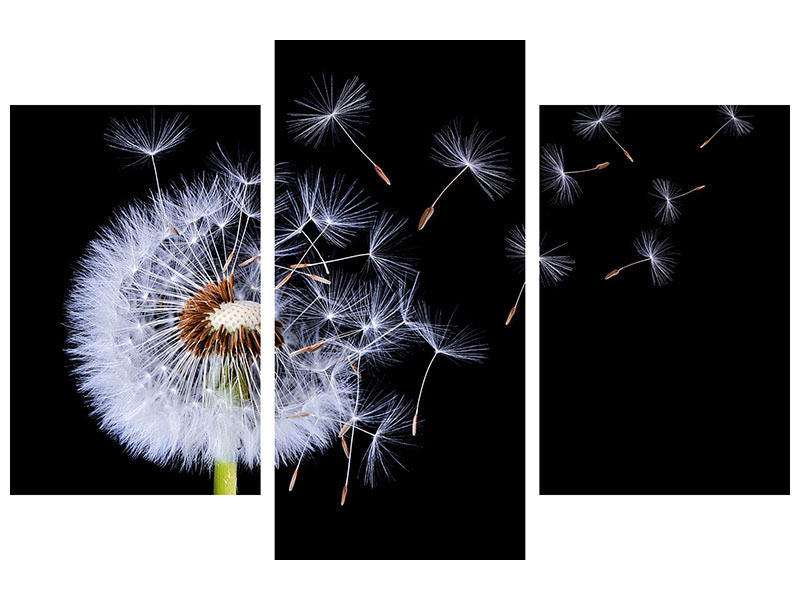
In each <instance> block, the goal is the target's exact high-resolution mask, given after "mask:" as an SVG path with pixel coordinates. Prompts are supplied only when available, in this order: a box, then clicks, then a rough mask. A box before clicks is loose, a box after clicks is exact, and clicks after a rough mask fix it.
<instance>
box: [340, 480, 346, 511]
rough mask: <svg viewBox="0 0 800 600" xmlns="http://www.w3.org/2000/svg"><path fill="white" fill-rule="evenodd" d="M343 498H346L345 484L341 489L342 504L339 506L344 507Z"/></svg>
mask: <svg viewBox="0 0 800 600" xmlns="http://www.w3.org/2000/svg"><path fill="white" fill-rule="evenodd" d="M345 498H347V484H345V485H344V487H343V488H342V504H341V506H344V499H345Z"/></svg>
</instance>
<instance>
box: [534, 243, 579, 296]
mask: <svg viewBox="0 0 800 600" xmlns="http://www.w3.org/2000/svg"><path fill="white" fill-rule="evenodd" d="M543 241H544V240H543ZM566 245H567V242H564V243H562V244H559V245H558V246H555V247H553V248H550V250H546V251H544V252H542V251H541V250H540V252H539V278H540V280H541V282H542V285H543V286H549V285H558V284H559V283H561V282H562V281H563V280H564V278H565V277H567V276H568V275H569V274H570V273H571V272H572V269H573V267H574V266H575V259H574V258H572V257H571V256H567V255H566V254H554V252H556V251H558V250H560V249H561V248H563V247H564V246H566Z"/></svg>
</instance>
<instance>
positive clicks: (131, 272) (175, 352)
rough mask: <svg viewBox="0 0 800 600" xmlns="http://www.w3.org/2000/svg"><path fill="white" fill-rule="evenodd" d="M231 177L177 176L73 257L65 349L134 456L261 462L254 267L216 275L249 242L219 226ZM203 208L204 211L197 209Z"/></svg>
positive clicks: (251, 238)
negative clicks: (158, 200) (224, 232)
mask: <svg viewBox="0 0 800 600" xmlns="http://www.w3.org/2000/svg"><path fill="white" fill-rule="evenodd" d="M230 186H231V183H230V182H228V181H226V180H222V179H219V178H213V179H203V178H200V179H198V180H196V181H191V182H181V183H179V184H176V185H175V186H174V187H173V188H171V189H168V190H165V192H164V194H163V206H162V205H160V204H156V203H155V202H153V201H146V202H142V203H136V204H133V205H131V206H129V207H128V208H125V209H123V210H121V211H120V212H119V213H118V214H117V215H116V216H115V217H113V218H112V220H111V222H110V224H109V225H107V226H106V227H104V228H103V229H102V230H101V231H100V233H99V235H98V236H97V238H96V239H95V240H93V241H92V243H91V244H90V246H89V248H88V250H87V252H86V254H85V256H84V257H83V258H82V259H81V261H80V263H79V266H78V272H77V275H76V277H75V281H74V284H73V286H72V289H71V291H70V293H69V297H68V300H67V313H66V316H67V328H68V350H67V352H68V354H69V356H70V357H71V359H72V360H73V365H74V367H73V370H74V372H75V374H76V376H77V379H78V381H79V386H80V390H81V391H82V392H83V393H85V394H86V395H87V397H88V399H89V404H90V406H91V408H92V412H93V413H94V414H95V415H96V416H97V418H98V419H99V421H100V425H101V427H102V428H103V429H104V430H106V431H108V432H109V433H110V434H112V435H113V436H114V437H115V438H117V439H118V440H119V441H120V442H121V443H122V444H123V445H124V446H125V447H126V448H127V449H128V450H129V451H130V453H131V454H132V455H134V456H141V457H144V458H147V459H149V460H151V461H153V462H156V463H158V464H168V463H169V464H175V465H178V466H181V467H184V468H193V467H206V468H210V467H211V465H213V463H214V461H215V460H216V459H219V458H225V459H227V460H235V461H238V462H240V463H241V464H244V465H247V466H253V465H255V464H258V462H259V443H260V441H259V439H260V424H259V411H260V373H259V357H260V293H259V291H258V288H257V287H256V288H255V289H253V287H252V286H250V285H248V284H244V285H243V284H242V282H252V281H258V280H260V264H259V262H258V261H253V262H251V263H250V264H249V265H247V266H246V267H242V268H239V267H236V269H235V270H233V271H231V270H230V268H229V272H228V273H226V274H223V273H222V272H221V271H222V266H223V264H224V262H225V257H226V256H227V255H229V254H230V253H231V252H234V253H236V251H237V248H238V249H242V248H244V247H246V246H248V247H252V246H257V245H258V243H259V227H260V223H259V221H258V220H254V219H248V218H247V217H246V216H245V215H240V217H238V218H239V219H240V222H241V227H240V228H239V234H238V236H233V235H229V236H227V237H225V238H224V240H223V236H222V233H221V231H220V230H219V229H218V228H216V227H215V223H216V222H217V221H218V220H220V214H221V213H227V211H229V210H230V200H229V198H230V195H231V193H232V190H231V189H230ZM198 207H201V208H198Z"/></svg>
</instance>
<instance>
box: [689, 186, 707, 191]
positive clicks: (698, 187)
mask: <svg viewBox="0 0 800 600" xmlns="http://www.w3.org/2000/svg"><path fill="white" fill-rule="evenodd" d="M704 187H706V186H704V185H698V186H697V187H696V188H694V189H693V190H692V191H693V192H696V191H697V190H702V189H703V188H704Z"/></svg>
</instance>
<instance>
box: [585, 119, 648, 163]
mask: <svg viewBox="0 0 800 600" xmlns="http://www.w3.org/2000/svg"><path fill="white" fill-rule="evenodd" d="M621 121H622V109H621V108H620V107H619V106H592V107H590V108H588V109H586V110H584V111H580V112H578V117H577V118H576V119H575V120H574V121H573V122H572V127H573V129H574V130H575V131H576V133H577V134H578V135H579V136H580V137H582V138H585V139H592V138H593V137H596V136H600V135H602V134H603V133H605V134H606V135H607V136H608V137H609V138H611V141H612V142H614V143H615V144H616V145H617V147H618V148H619V149H620V150H622V152H623V154H625V156H626V157H627V158H628V160H629V161H631V162H633V157H632V156H631V155H630V154H629V153H628V151H627V150H625V148H623V147H622V144H620V143H619V142H618V141H617V138H615V137H614V133H616V132H617V128H618V127H619V124H620V122H621Z"/></svg>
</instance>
